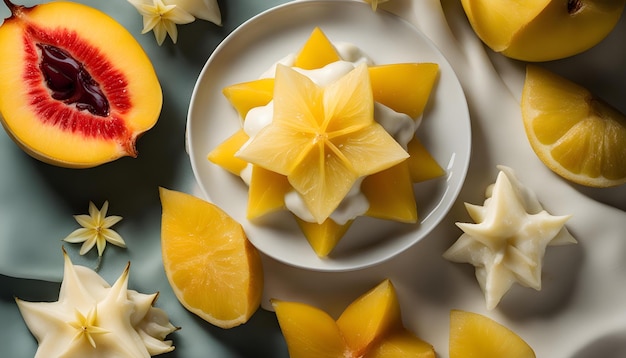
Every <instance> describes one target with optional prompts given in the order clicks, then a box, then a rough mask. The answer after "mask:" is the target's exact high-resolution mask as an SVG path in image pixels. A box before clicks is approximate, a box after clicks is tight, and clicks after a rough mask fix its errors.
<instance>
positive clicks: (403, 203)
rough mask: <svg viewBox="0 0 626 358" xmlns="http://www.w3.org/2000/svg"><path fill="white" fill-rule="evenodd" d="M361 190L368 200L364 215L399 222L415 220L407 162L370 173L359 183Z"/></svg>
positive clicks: (411, 183)
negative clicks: (367, 207)
mask: <svg viewBox="0 0 626 358" xmlns="http://www.w3.org/2000/svg"><path fill="white" fill-rule="evenodd" d="M361 191H362V192H363V194H365V197H366V198H367V200H368V201H369V209H368V210H367V213H366V215H367V216H371V217H375V218H379V219H385V220H395V221H399V222H406V223H414V222H417V204H416V203H415V194H414V192H413V182H412V181H411V174H410V172H409V166H408V163H407V162H406V161H405V162H402V163H400V164H396V165H394V166H393V167H391V168H389V169H386V170H383V171H382V172H378V173H376V174H372V175H370V176H368V177H366V178H365V179H363V183H362V184H361Z"/></svg>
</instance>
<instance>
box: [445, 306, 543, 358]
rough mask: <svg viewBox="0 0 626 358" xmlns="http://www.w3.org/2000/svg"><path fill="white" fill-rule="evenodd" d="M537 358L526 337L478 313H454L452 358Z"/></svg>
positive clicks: (452, 322)
mask: <svg viewBox="0 0 626 358" xmlns="http://www.w3.org/2000/svg"><path fill="white" fill-rule="evenodd" d="M503 357H506V358H534V357H535V352H534V351H533V349H532V348H531V347H530V346H529V345H528V343H526V342H525V341H524V340H523V339H522V338H520V337H519V336H518V335H517V334H515V333H514V332H513V331H511V330H510V329H508V328H506V327H504V326H502V325H501V324H499V323H498V322H496V321H494V320H492V319H491V318H488V317H486V316H483V315H481V314H478V313H472V312H466V311H460V310H452V311H451V312H450V358H503Z"/></svg>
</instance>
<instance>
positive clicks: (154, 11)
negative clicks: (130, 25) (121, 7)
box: [128, 0, 222, 45]
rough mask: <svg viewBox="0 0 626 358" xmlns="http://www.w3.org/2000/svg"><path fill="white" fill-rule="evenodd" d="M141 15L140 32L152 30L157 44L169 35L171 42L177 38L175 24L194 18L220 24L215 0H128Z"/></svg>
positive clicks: (191, 20)
mask: <svg viewBox="0 0 626 358" xmlns="http://www.w3.org/2000/svg"><path fill="white" fill-rule="evenodd" d="M128 2H129V3H131V4H132V5H133V6H134V7H135V8H136V9H137V11H138V12H139V14H141V15H142V16H143V30H142V32H141V33H142V34H145V33H147V32H150V31H154V37H155V38H156V41H157V43H158V44H159V45H162V44H163V41H164V40H165V36H166V35H169V36H170V38H171V39H172V42H173V43H176V41H177V40H178V29H177V28H176V25H184V24H188V23H191V22H193V21H195V19H196V18H198V19H202V20H206V21H210V22H213V23H215V24H217V25H221V24H222V15H221V12H220V8H219V6H218V4H217V0H128Z"/></svg>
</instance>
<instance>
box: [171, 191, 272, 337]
mask: <svg viewBox="0 0 626 358" xmlns="http://www.w3.org/2000/svg"><path fill="white" fill-rule="evenodd" d="M159 193H160V197H161V205H162V208H163V214H162V219H161V250H162V256H163V267H164V269H165V273H166V276H167V279H168V281H169V283H170V285H171V287H172V290H173V291H174V293H175V294H176V297H177V298H178V300H179V301H180V303H181V304H182V305H183V306H184V307H185V308H187V309H188V310H189V311H191V312H193V313H195V314H196V315H198V316H199V317H201V318H203V319H204V320H206V321H208V322H209V323H211V324H213V325H216V326H218V327H222V328H231V327H234V326H237V325H240V324H242V323H245V322H247V321H248V319H249V318H250V317H251V316H252V314H253V313H254V312H255V311H256V310H257V309H258V307H259V305H260V302H261V294H262V291H263V267H262V264H261V258H260V255H259V253H258V251H257V250H256V248H255V247H254V246H252V244H251V243H250V242H249V241H248V239H247V237H246V235H245V233H244V231H243V228H242V227H241V225H240V224H239V223H237V222H236V221H235V220H234V219H232V218H231V217H230V216H228V215H227V214H226V213H225V212H224V211H222V210H221V209H220V208H218V207H217V206H215V205H213V204H211V203H209V202H207V201H204V200H202V199H199V198H196V197H194V196H192V195H189V194H185V193H181V192H177V191H173V190H168V189H164V188H160V189H159Z"/></svg>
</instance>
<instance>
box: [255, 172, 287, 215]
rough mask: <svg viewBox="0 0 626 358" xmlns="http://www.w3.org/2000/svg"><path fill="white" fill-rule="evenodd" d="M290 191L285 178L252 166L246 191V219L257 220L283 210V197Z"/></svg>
mask: <svg viewBox="0 0 626 358" xmlns="http://www.w3.org/2000/svg"><path fill="white" fill-rule="evenodd" d="M290 190H291V185H290V184H289V181H288V180H287V177H286V176H284V175H280V174H278V173H275V172H273V171H270V170H266V169H263V168H261V167H259V166H256V165H255V166H253V167H252V175H251V178H250V188H249V190H248V212H247V216H248V218H249V219H255V218H259V217H261V216H263V215H266V214H269V213H271V212H274V211H277V210H280V209H283V208H284V207H285V195H286V194H287V193H288V192H289V191H290Z"/></svg>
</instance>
